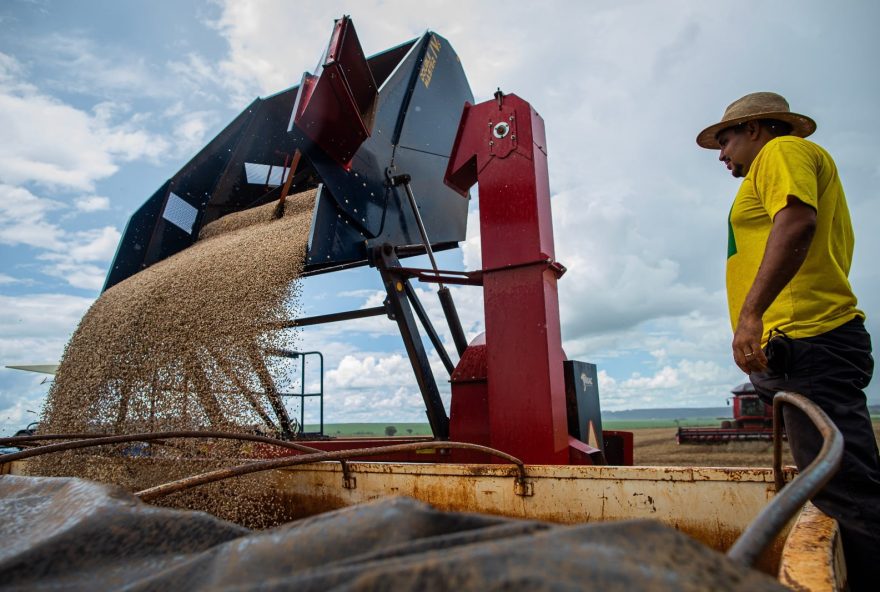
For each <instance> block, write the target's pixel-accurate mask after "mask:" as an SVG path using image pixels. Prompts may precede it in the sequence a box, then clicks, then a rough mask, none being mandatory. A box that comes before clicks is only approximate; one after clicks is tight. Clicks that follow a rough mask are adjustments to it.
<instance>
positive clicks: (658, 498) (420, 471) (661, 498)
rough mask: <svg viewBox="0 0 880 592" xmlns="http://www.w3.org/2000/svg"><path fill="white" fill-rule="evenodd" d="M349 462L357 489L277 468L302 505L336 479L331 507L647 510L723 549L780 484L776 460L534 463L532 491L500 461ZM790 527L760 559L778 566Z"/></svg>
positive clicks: (625, 515)
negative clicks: (406, 500)
mask: <svg viewBox="0 0 880 592" xmlns="http://www.w3.org/2000/svg"><path fill="white" fill-rule="evenodd" d="M350 468H351V470H352V474H353V475H354V476H355V477H356V480H357V486H356V487H355V488H354V489H343V487H342V482H343V479H342V472H341V470H340V468H339V467H338V465H334V464H330V463H326V464H321V465H310V466H307V467H292V468H289V469H284V470H281V471H277V472H276V476H275V479H276V481H275V482H276V484H277V487H278V493H279V494H280V495H281V497H282V498H283V499H290V500H291V501H292V503H296V502H293V500H294V499H297V500H299V502H298V503H300V504H301V503H302V499H303V497H304V496H308V495H309V492H318V491H324V492H329V491H330V490H333V489H334V488H335V491H334V493H333V495H332V497H331V498H328V499H327V502H328V503H327V508H326V509H332V508H336V507H339V506H338V504H339V503H340V501H342V502H344V503H346V504H349V505H353V504H358V503H363V502H367V501H370V500H374V499H378V498H380V497H384V496H389V495H406V496H410V497H414V498H416V499H419V500H422V501H425V502H427V503H430V504H432V505H434V506H435V507H437V508H440V509H444V510H453V511H466V512H484V513H489V514H497V515H503V516H510V517H515V518H525V519H534V520H547V521H552V522H558V523H563V524H575V523H583V522H599V521H606V520H627V519H636V518H649V519H655V520H660V521H661V522H663V523H665V524H668V525H670V526H673V527H675V528H676V529H678V530H680V531H682V532H685V533H687V534H689V535H691V536H693V537H694V538H696V539H698V540H700V541H701V542H703V543H704V544H706V545H708V546H710V547H713V548H715V549H717V550H719V551H725V550H726V549H727V548H729V547H730V545H732V544H733V542H734V541H735V540H736V538H737V537H738V536H739V534H740V533H741V532H742V531H743V529H744V528H745V527H746V526H747V525H748V524H749V522H751V520H752V519H754V517H755V516H756V515H757V513H758V512H759V511H760V509H761V508H763V507H764V506H765V505H766V504H767V503H768V502H769V500H770V499H771V498H772V497H773V493H774V491H773V474H772V471H770V470H769V469H752V468H746V469H723V468H682V467H596V466H544V465H530V466H528V467H527V474H528V481H529V482H530V484H531V485H532V487H531V490H532V492H533V495H530V496H519V495H516V493H515V488H514V484H515V476H516V472H515V471H514V470H513V469H512V468H509V467H499V466H497V465H494V466H490V465H451V464H449V465H433V464H431V465H429V464H424V465H422V464H390V463H361V462H359V463H351V464H350ZM316 505H317V506H320V503H317V504H316V502H315V501H312V502H310V503H309V504H308V506H309V507H311V508H315V507H316ZM288 511H290V510H288ZM293 511H294V512H295V510H293ZM285 513H287V511H286V512H285ZM785 534H786V533H782V535H781V536H780V537H779V538H778V539H777V540H776V541H775V542H774V545H773V547H772V548H771V550H770V551H769V552H768V553H767V556H766V558H765V559H764V560H763V561H762V562H761V564H760V566H759V567H760V568H762V569H764V570H765V571H768V572H772V573H775V570H776V568H777V566H778V564H779V555H780V553H781V549H782V545H783V542H784V535H785Z"/></svg>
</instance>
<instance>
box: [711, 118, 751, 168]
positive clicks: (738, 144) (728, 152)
mask: <svg viewBox="0 0 880 592" xmlns="http://www.w3.org/2000/svg"><path fill="white" fill-rule="evenodd" d="M718 143H719V144H720V145H721V153H720V154H719V155H718V160H720V161H721V162H723V163H724V164H726V165H727V170H729V171H730V174H732V175H733V176H734V177H745V176H746V174H747V173H748V172H749V167H750V166H751V165H752V161H753V160H754V159H755V154H754V151H753V148H754V146H752V143H751V142H749V134H748V133H747V131H746V130H745V129H744V128H743V126H736V127H729V128H727V129H726V130H722V131H721V132H720V133H719V134H718Z"/></svg>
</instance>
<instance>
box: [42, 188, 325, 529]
mask: <svg viewBox="0 0 880 592" xmlns="http://www.w3.org/2000/svg"><path fill="white" fill-rule="evenodd" d="M315 193H316V192H315V191H308V192H304V193H300V194H297V195H294V196H290V197H289V198H288V199H287V202H286V206H285V215H284V216H283V217H282V218H280V219H277V220H276V219H273V216H272V213H273V210H274V208H275V204H274V203H272V204H268V205H266V206H262V207H259V208H254V209H251V210H248V211H246V212H241V213H238V214H232V215H228V216H226V217H224V218H222V219H220V220H218V221H217V222H215V223H213V224H210V225H208V226H206V227H205V229H203V231H202V233H201V236H200V240H199V241H198V242H197V243H196V244H195V245H193V246H192V247H190V248H188V249H185V250H184V251H182V252H180V253H178V254H177V255H175V256H173V257H170V258H168V259H166V260H164V261H161V262H159V263H157V264H155V265H153V266H151V267H149V268H147V269H145V270H143V271H142V272H140V273H138V274H136V275H134V276H132V277H130V278H128V279H127V280H126V281H124V282H121V283H119V284H117V285H116V286H114V287H113V288H111V289H109V290H107V291H106V292H105V293H104V294H103V295H102V296H101V297H100V298H99V299H98V300H97V301H96V302H95V303H94V305H93V306H92V307H91V309H90V310H89V311H88V312H87V313H86V315H85V317H83V319H82V321H81V322H80V324H79V327H78V328H77V330H76V332H75V333H74V334H73V337H72V338H71V340H70V342H69V343H68V345H67V348H66V350H65V353H64V357H63V359H62V362H61V366H60V367H59V369H58V373H57V374H56V377H55V382H54V384H53V386H52V388H51V390H50V392H49V395H48V398H47V401H46V404H45V406H44V409H43V414H42V417H41V421H40V433H80V432H89V433H112V434H123V433H138V432H145V431H150V432H152V431H165V430H204V429H216V430H224V431H233V432H247V433H253V432H254V431H261V432H263V433H270V434H271V433H272V431H273V430H274V429H275V428H276V426H277V420H276V415H275V413H274V411H273V410H272V407H271V405H270V404H269V401H268V398H267V396H266V392H267V381H266V378H267V375H272V376H274V377H275V378H276V381H277V379H278V378H280V377H282V376H285V375H288V376H289V375H290V373H289V372H287V370H288V369H286V368H285V367H284V364H285V363H286V362H285V361H284V358H277V357H266V356H265V355H264V352H265V350H267V349H272V348H281V349H295V347H294V339H295V333H294V332H292V331H290V330H288V331H272V332H267V331H266V330H265V326H266V325H267V324H272V323H277V322H279V321H283V320H286V319H289V318H291V316H296V315H297V313H298V310H299V309H298V298H299V293H300V286H299V282H298V281H297V279H298V277H299V276H300V274H301V273H302V268H303V263H304V259H305V254H306V244H307V238H308V231H309V224H310V222H311V212H312V209H313V206H314V200H315ZM276 386H277V387H278V388H279V389H280V390H284V387H285V385H284V384H283V381H282V384H277V385H276ZM271 420H274V425H271V424H269V423H268V422H269V421H271ZM273 435H275V434H273ZM241 448H242V447H241V445H238V444H234V443H229V442H218V441H211V442H208V443H206V442H204V441H196V440H175V441H173V442H168V443H166V444H165V445H150V446H148V447H145V446H141V447H138V448H137V449H136V450H135V449H133V448H132V447H129V448H127V449H125V450H121V449H120V448H115V449H109V448H108V449H106V450H104V449H90V452H87V453H83V452H75V453H65V454H59V455H50V456H46V457H41V458H40V459H38V460H37V461H35V462H32V463H31V467H30V472H32V473H33V474H38V475H65V476H66V475H73V476H81V477H87V478H95V479H98V480H101V481H105V482H114V483H118V484H121V485H123V486H125V487H127V488H129V489H132V490H136V489H141V488H145V487H149V486H152V485H155V484H159V483H163V482H166V481H170V480H172V479H174V478H179V477H182V476H186V475H188V474H192V473H193V472H201V471H206V470H209V469H211V468H215V467H219V466H228V465H230V464H235V462H233V461H232V459H233V457H240V456H241V455H242V454H243V453H244V452H246V451H243V450H242V449H241ZM95 450H97V452H91V451H95ZM133 450H134V451H135V452H136V453H137V454H132V452H133ZM121 452H123V453H126V454H128V456H129V461H128V462H126V463H118V462H116V461H115V460H111V459H118V458H119V456H120V453H121ZM141 453H148V454H143V455H142V456H141ZM96 455H98V456H100V455H103V456H104V457H105V458H106V459H107V461H108V462H104V463H102V462H96V460H95V456H96ZM193 459H200V460H199V466H198V467H196V468H197V469H199V470H194V467H193V466H191V465H192V463H191V461H192V460H193ZM254 479H255V478H251V482H250V484H248V485H245V486H244V489H243V488H242V486H241V485H231V484H232V483H244V482H229V483H226V484H223V485H222V486H221V485H217V486H213V488H214V493H213V494H212V495H210V496H209V497H210V498H212V499H213V502H212V503H214V504H216V505H228V506H231V507H228V508H225V509H224V508H222V507H216V508H200V509H208V510H210V511H212V512H213V513H215V514H219V515H225V516H224V517H229V518H233V519H235V518H238V521H240V522H241V521H244V522H247V520H246V518H247V517H244V518H245V519H242V517H237V516H235V515H233V516H229V512H230V511H231V512H232V513H233V514H238V513H240V510H239V509H237V506H238V501H237V500H235V501H231V500H234V497H232V498H230V493H231V494H233V496H234V494H236V493H241V492H242V491H245V490H247V489H250V490H251V491H252V490H253V489H252V488H253V487H254V485H253V481H254ZM256 479H258V478H256ZM230 487H232V488H233V489H235V491H232V492H230V491H229V488H230ZM195 495H196V494H189V495H187V494H182V495H178V496H176V497H175V501H174V504H175V505H177V506H183V507H190V506H192V505H193V503H194V502H193V498H194V497H195ZM205 495H206V494H205V491H202V492H200V493H198V494H197V496H198V499H199V500H200V501H198V504H202V503H204V501H205V500H204V498H205ZM167 499H168V500H171V499H172V498H167Z"/></svg>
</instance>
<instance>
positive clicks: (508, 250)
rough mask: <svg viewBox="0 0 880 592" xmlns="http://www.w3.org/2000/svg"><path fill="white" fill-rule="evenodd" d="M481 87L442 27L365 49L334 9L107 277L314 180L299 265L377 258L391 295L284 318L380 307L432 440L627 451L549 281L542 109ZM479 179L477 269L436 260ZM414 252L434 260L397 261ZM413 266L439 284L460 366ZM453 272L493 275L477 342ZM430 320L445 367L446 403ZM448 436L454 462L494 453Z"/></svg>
mask: <svg viewBox="0 0 880 592" xmlns="http://www.w3.org/2000/svg"><path fill="white" fill-rule="evenodd" d="M472 102H473V96H472V94H471V90H470V87H469V85H468V82H467V79H466V77H465V74H464V70H463V69H462V65H461V62H460V61H459V58H458V56H457V55H456V53H455V51H454V50H453V48H452V47H451V45H450V44H449V42H448V41H447V40H446V39H444V38H443V37H441V36H440V35H438V34H436V33H433V32H430V31H429V32H426V33H425V34H423V35H422V36H421V37H419V38H417V39H414V40H411V41H408V42H405V43H402V44H400V45H397V46H395V47H392V48H391V49H388V50H386V51H383V52H381V53H378V54H376V55H373V56H371V57H365V56H364V53H363V51H362V48H361V45H360V42H359V41H358V37H357V34H356V32H355V29H354V26H353V24H352V22H351V20H350V19H349V18H348V17H343V18H341V19H339V20H337V21H336V22H335V25H334V29H333V33H332V35H331V38H330V42H329V44H328V46H327V49H326V51H325V52H324V54H323V56H322V57H321V60H320V63H319V66H318V68H317V69H316V71H315V72H314V73H308V72H307V73H305V74H304V75H303V78H302V80H301V82H300V84H299V85H298V86H295V87H293V88H290V89H287V90H284V91H282V92H279V93H277V94H275V95H272V96H269V97H266V98H263V99H257V100H255V101H254V102H253V103H252V104H251V105H249V106H248V107H247V108H246V109H245V110H244V111H243V112H242V113H241V114H240V115H239V116H238V117H237V118H236V119H235V120H233V122H232V123H230V124H229V125H228V126H227V127H226V128H225V129H224V130H223V131H221V132H220V134H218V136H217V137H216V138H215V139H214V140H212V141H211V142H210V143H209V144H208V145H207V146H205V148H204V149H202V150H201V151H200V152H199V153H198V154H197V155H196V156H195V157H194V158H193V159H192V160H190V162H189V163H187V164H186V165H185V166H184V167H183V168H182V169H181V170H180V171H179V172H178V173H177V174H176V175H174V176H173V177H172V178H171V179H169V180H168V181H167V182H166V183H165V184H164V185H162V187H160V188H159V190H158V191H156V193H154V194H153V196H152V197H150V198H149V199H148V200H147V201H146V203H144V204H143V205H142V206H141V207H140V209H138V210H137V212H136V213H135V214H134V215H133V216H132V217H131V220H130V221H129V224H128V227H127V228H126V231H125V233H124V235H123V237H122V240H121V243H120V246H119V249H118V252H117V255H116V258H115V260H114V262H113V265H112V268H111V270H110V273H109V275H108V278H107V282H106V285H105V290H106V289H108V288H110V287H112V286H113V285H115V284H117V283H119V282H121V281H123V280H125V279H126V278H127V277H129V276H131V275H133V274H135V273H137V272H139V271H140V270H142V269H144V268H146V267H148V266H150V265H152V264H154V263H156V262H158V261H161V260H163V259H165V258H167V257H169V256H171V255H173V254H175V253H177V252H179V251H181V250H183V249H186V248H187V247H189V246H190V245H192V244H193V243H194V242H195V241H196V240H197V238H198V235H199V232H200V230H201V229H202V228H203V227H204V226H205V225H207V224H209V223H211V222H213V221H215V220H218V219H219V218H221V217H223V216H224V215H226V214H230V213H234V212H240V211H243V210H247V209H250V208H253V207H257V206H263V205H267V204H269V203H271V202H273V201H275V202H279V204H283V202H284V201H285V200H286V199H295V196H296V195H297V194H298V193H300V192H304V191H307V190H313V189H316V190H317V198H316V201H315V206H314V209H313V212H312V222H311V227H310V230H309V238H308V246H307V252H306V254H305V265H304V271H303V274H302V275H303V276H310V275H315V274H321V273H327V272H332V271H337V270H342V269H347V268H351V267H356V266H364V265H369V266H372V267H374V268H376V269H377V270H378V272H379V273H380V274H381V277H382V280H383V284H384V286H385V289H386V292H387V298H386V299H385V302H384V304H383V305H382V306H377V307H373V308H367V309H360V310H355V311H345V312H339V313H334V314H328V315H321V316H318V317H308V318H299V319H292V320H291V321H290V322H289V323H287V324H282V325H280V326H279V327H277V328H284V327H293V326H306V325H313V324H318V323H326V322H336V321H345V320H351V319H356V318H363V317H367V316H380V315H384V316H387V317H389V318H390V319H392V320H394V321H395V322H396V323H397V325H398V327H399V329H400V333H401V337H402V339H403V343H404V345H405V347H406V351H407V354H408V356H409V359H410V362H411V364H412V367H413V371H414V373H415V376H416V379H417V382H418V386H419V389H420V391H421V393H422V396H423V398H424V401H425V407H426V412H427V417H428V420H429V422H430V425H431V429H432V432H433V435H434V438H435V439H437V440H455V441H460V442H470V443H473V444H481V445H484V446H491V447H494V448H497V449H499V450H503V451H505V452H507V453H509V454H513V455H516V456H518V457H519V458H521V459H523V460H524V461H525V462H531V463H544V464H593V463H597V462H605V457H608V460H611V461H612V462H615V463H617V464H627V463H629V464H631V462H632V460H631V440H628V439H627V435H625V434H623V435H622V434H616V433H610V432H605V434H604V436H605V437H604V439H603V432H602V430H601V418H600V415H599V407H598V390H597V387H596V369H595V366H593V365H591V364H585V363H581V362H574V361H566V360H565V356H564V353H563V352H562V345H561V331H560V327H559V310H558V309H559V307H558V299H557V294H556V280H557V279H558V278H559V277H560V276H561V275H562V273H563V272H564V270H565V269H564V267H563V266H562V265H561V264H559V263H558V262H557V261H556V260H555V258H554V252H553V236H552V224H551V219H550V201H549V185H548V178H547V164H546V142H545V141H544V132H543V120H541V118H540V116H539V115H538V114H537V113H536V112H535V111H534V109H532V108H531V106H530V105H529V104H528V103H526V102H525V101H523V100H522V99H520V98H518V97H516V96H514V95H507V96H505V95H503V94H502V93H501V92H500V91H499V92H498V93H496V95H495V98H494V99H492V100H490V101H488V102H486V103H483V104H479V105H471V103H472ZM463 109H464V115H462V110H463ZM478 179H479V182H480V202H481V207H480V218H481V234H482V249H483V266H484V269H482V270H479V271H475V272H454V271H444V270H440V269H438V268H437V264H436V261H435V258H434V253H435V252H437V251H442V250H445V249H451V248H454V247H456V246H457V245H458V243H459V242H461V241H463V240H464V239H465V231H466V225H467V214H468V201H469V199H470V196H469V188H470V187H471V186H472V185H473V184H474V183H475V182H476V181H477V180H478ZM277 211H278V212H282V211H283V210H282V209H281V208H280V207H279V209H278V210H277ZM416 255H427V257H428V260H429V261H430V263H431V267H430V268H429V269H415V268H411V267H404V266H403V265H402V264H401V260H402V259H405V258H409V257H412V256H416ZM414 280H418V281H423V282H433V283H437V284H438V285H439V289H438V294H439V297H440V301H441V304H442V308H443V311H444V315H445V318H446V322H447V323H448V324H449V327H450V332H451V335H452V336H453V341H454V345H455V349H456V353H457V354H458V357H459V361H458V363H457V364H456V363H453V361H452V358H451V356H450V355H449V353H448V352H447V351H446V348H445V346H444V344H443V343H442V341H441V339H440V337H439V335H438V333H437V331H436V330H435V328H434V327H433V326H432V324H431V321H430V319H429V318H428V315H427V314H426V313H425V310H424V308H423V307H422V305H421V303H420V302H419V299H418V297H417V295H416V292H415V290H414V289H413V287H412V284H411V282H412V281H414ZM448 284H452V285H455V284H465V285H475V286H482V287H483V291H484V301H485V310H486V333H485V334H484V335H482V336H480V337H478V338H476V339H475V340H473V341H472V342H470V343H469V342H468V340H467V339H466V337H465V334H464V331H463V330H462V327H461V323H460V322H459V320H458V316H457V313H456V311H455V306H454V304H453V302H452V298H451V294H450V292H449V290H448V288H447V287H446V286H447V285H448ZM419 325H421V328H422V330H424V332H425V333H426V335H427V337H428V339H429V340H430V342H431V343H432V345H433V346H434V348H435V350H436V351H437V353H438V355H439V357H440V359H441V360H442V362H443V364H444V366H445V368H446V370H447V371H448V373H449V375H450V380H451V383H452V403H451V406H450V413H449V414H447V411H446V409H445V408H444V404H443V401H442V400H441V397H440V391H439V389H438V386H437V380H436V378H435V376H434V374H433V371H432V369H431V366H430V364H429V359H428V354H427V351H426V349H425V346H424V344H423V340H422V334H421V330H420V328H419ZM396 440H398V441H399V440H400V438H397V439H396ZM587 441H590V442H593V444H594V445H593V446H591V445H589V444H587V443H586V442H587ZM316 446H319V447H324V448H326V449H333V448H334V447H335V448H338V446H339V445H338V444H335V443H333V442H332V441H326V440H324V441H322V442H320V443H316ZM447 452H449V454H450V457H451V458H452V459H453V460H454V461H456V462H481V461H484V460H485V457H484V455H480V454H477V453H472V452H468V451H466V450H464V451H462V450H449V451H447ZM603 453H604V455H603ZM394 458H395V459H399V458H403V457H401V456H400V455H398V456H395V457H394ZM407 458H412V459H418V460H425V457H424V455H421V456H420V455H418V454H415V453H414V454H412V455H410V456H409V457H407Z"/></svg>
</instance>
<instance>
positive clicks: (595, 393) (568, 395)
mask: <svg viewBox="0 0 880 592" xmlns="http://www.w3.org/2000/svg"><path fill="white" fill-rule="evenodd" d="M562 367H563V372H564V374H565V400H566V406H567V408H568V433H569V434H571V435H572V436H574V437H575V438H577V439H578V440H580V441H581V442H586V443H588V444H589V443H590V431H592V432H593V435H594V436H595V438H596V444H597V448H599V449H600V450H604V449H605V443H604V442H603V440H602V412H601V409H600V405H599V378H598V375H597V374H596V365H595V364H590V363H587V362H578V361H576V360H566V361H564V362H562Z"/></svg>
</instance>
